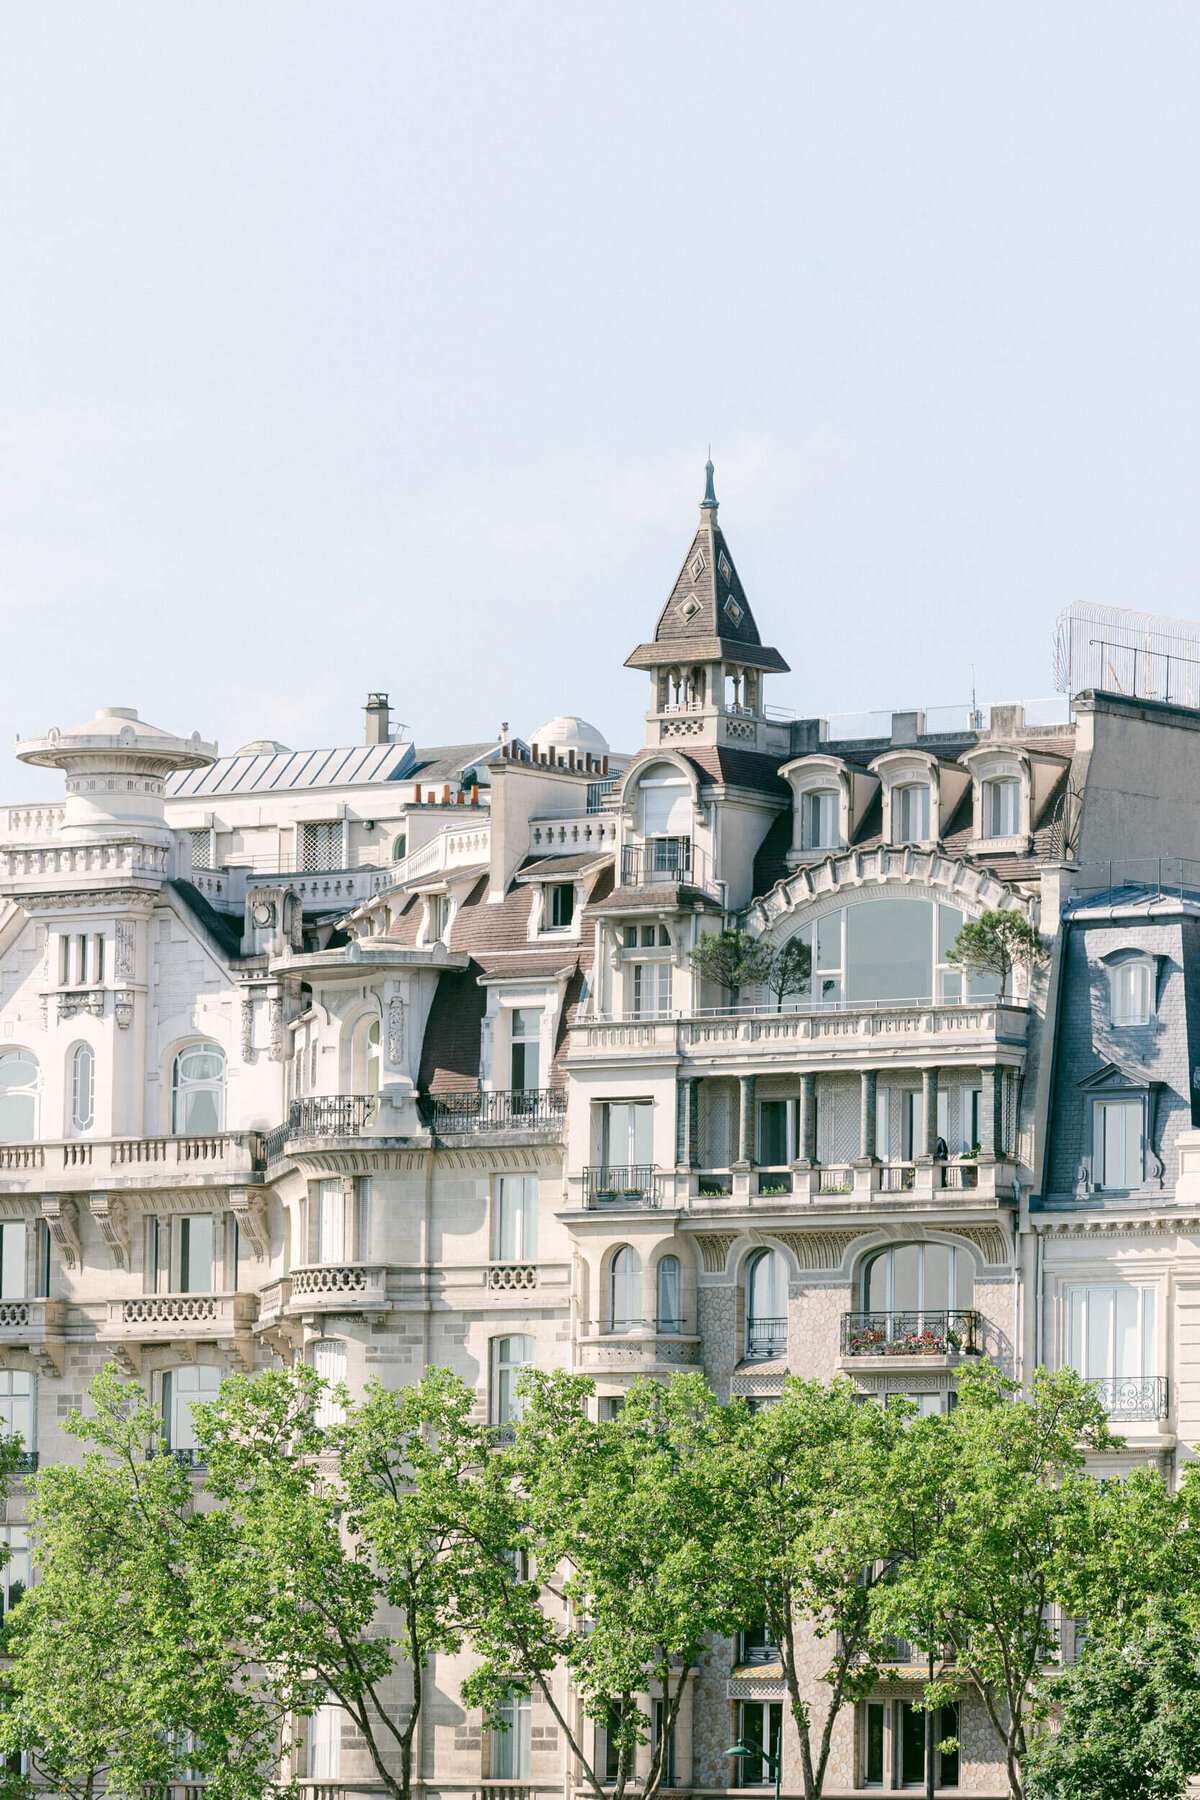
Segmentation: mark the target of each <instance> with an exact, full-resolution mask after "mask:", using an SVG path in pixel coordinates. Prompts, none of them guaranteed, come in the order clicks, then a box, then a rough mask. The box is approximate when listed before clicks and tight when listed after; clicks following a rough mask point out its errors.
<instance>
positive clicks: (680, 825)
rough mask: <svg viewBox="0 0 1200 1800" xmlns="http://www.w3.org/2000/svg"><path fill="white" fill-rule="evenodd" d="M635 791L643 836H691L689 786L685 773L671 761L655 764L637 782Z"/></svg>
mask: <svg viewBox="0 0 1200 1800" xmlns="http://www.w3.org/2000/svg"><path fill="white" fill-rule="evenodd" d="M638 791H639V793H640V795H641V814H642V818H641V825H642V836H643V837H647V838H658V837H667V838H690V837H691V835H692V788H691V783H690V782H689V781H688V778H687V776H686V775H684V774H682V773H681V772H680V770H679V769H677V768H676V767H675V766H674V765H673V764H671V763H666V764H664V763H655V764H654V766H653V767H652V768H650V769H648V770H647V771H646V773H645V774H644V775H643V776H642V778H641V780H640V781H639V782H638Z"/></svg>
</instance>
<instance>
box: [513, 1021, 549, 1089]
mask: <svg viewBox="0 0 1200 1800" xmlns="http://www.w3.org/2000/svg"><path fill="white" fill-rule="evenodd" d="M509 1043H510V1045H511V1079H510V1081H509V1086H510V1087H511V1088H513V1089H515V1090H516V1091H517V1092H519V1093H526V1092H528V1091H529V1090H530V1089H531V1088H536V1087H539V1086H540V1085H541V1082H540V1076H541V1068H542V1009H541V1007H540V1006H514V1007H513V1010H512V1024H511V1026H510V1029H509Z"/></svg>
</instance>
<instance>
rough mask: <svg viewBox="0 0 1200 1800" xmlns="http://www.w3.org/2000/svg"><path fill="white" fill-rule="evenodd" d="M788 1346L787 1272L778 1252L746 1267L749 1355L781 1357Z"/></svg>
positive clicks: (763, 1253) (757, 1256) (758, 1255)
mask: <svg viewBox="0 0 1200 1800" xmlns="http://www.w3.org/2000/svg"><path fill="white" fill-rule="evenodd" d="M786 1342H787V1272H786V1270H785V1268H784V1263H783V1258H782V1257H781V1256H780V1255H779V1253H778V1251H776V1250H756V1251H755V1253H754V1255H753V1256H752V1257H751V1258H750V1260H749V1262H748V1263H747V1264H746V1355H747V1356H754V1357H764V1356H778V1355H779V1354H780V1353H781V1352H782V1350H783V1347H784V1344H785V1343H786Z"/></svg>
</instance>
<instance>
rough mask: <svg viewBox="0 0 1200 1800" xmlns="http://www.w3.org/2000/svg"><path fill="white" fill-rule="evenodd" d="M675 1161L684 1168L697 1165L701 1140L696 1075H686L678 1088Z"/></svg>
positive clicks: (698, 1093)
mask: <svg viewBox="0 0 1200 1800" xmlns="http://www.w3.org/2000/svg"><path fill="white" fill-rule="evenodd" d="M676 1095H677V1098H676V1114H675V1161H676V1163H677V1165H678V1166H679V1167H680V1168H682V1169H694V1168H695V1167H696V1166H697V1157H696V1149H697V1145H698V1143H699V1140H700V1129H699V1127H700V1081H699V1077H698V1076H695V1075H687V1076H685V1077H684V1078H683V1079H682V1080H681V1081H680V1082H679V1083H678V1086H677V1088H676Z"/></svg>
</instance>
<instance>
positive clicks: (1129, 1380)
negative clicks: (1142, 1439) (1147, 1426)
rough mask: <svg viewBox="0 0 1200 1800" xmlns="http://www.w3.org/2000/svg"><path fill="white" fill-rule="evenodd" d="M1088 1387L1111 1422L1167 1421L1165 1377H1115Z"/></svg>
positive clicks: (1167, 1395) (1167, 1398)
mask: <svg viewBox="0 0 1200 1800" xmlns="http://www.w3.org/2000/svg"><path fill="white" fill-rule="evenodd" d="M1091 1385H1092V1387H1093V1388H1094V1389H1095V1392H1096V1398H1097V1399H1098V1400H1099V1402H1100V1404H1101V1406H1102V1407H1103V1408H1104V1410H1105V1412H1106V1413H1107V1414H1108V1416H1109V1418H1110V1419H1112V1420H1127V1421H1128V1422H1129V1423H1130V1424H1135V1423H1138V1422H1141V1421H1153V1420H1156V1419H1165V1418H1166V1417H1167V1412H1168V1400H1169V1398H1170V1395H1169V1390H1168V1385H1167V1377H1166V1376H1165V1375H1118V1376H1117V1377H1116V1378H1115V1379H1114V1380H1112V1381H1094V1382H1092V1384H1091Z"/></svg>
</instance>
